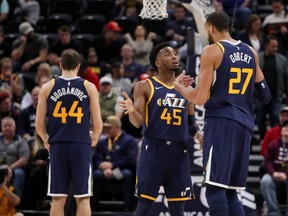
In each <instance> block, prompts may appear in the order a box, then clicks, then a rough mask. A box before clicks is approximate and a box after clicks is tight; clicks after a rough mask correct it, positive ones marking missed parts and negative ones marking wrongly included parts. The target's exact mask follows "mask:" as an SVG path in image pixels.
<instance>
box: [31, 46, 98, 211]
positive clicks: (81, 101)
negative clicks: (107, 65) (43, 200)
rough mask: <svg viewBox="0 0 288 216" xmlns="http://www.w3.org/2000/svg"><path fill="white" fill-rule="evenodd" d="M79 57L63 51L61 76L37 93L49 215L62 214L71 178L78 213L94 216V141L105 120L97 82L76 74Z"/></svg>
mask: <svg viewBox="0 0 288 216" xmlns="http://www.w3.org/2000/svg"><path fill="white" fill-rule="evenodd" d="M80 61H81V57H80V55H79V54H78V53H77V52H76V51H74V50H71V49H68V50H66V51H64V52H63V53H62V55H61V63H60V68H61V69H62V75H61V76H60V77H59V78H57V79H53V80H51V81H49V82H48V83H46V84H44V85H43V86H42V88H41V90H40V94H39V102H38V106H37V111H36V129H37V132H38V133H39V135H40V136H41V138H42V140H43V141H44V145H45V147H46V148H47V149H48V150H49V151H50V165H49V185H48V195H50V196H52V206H51V210H50V215H51V216H54V215H55V216H56V215H57V216H61V215H63V216H64V204H65V201H66V197H67V196H68V190H69V185H70V181H72V185H73V192H74V197H75V198H76V201H77V215H81V216H82V215H84V216H85V215H87V216H88V215H91V209H90V196H91V191H92V188H91V182H92V179H91V174H92V173H91V172H92V167H91V160H92V155H91V145H92V146H95V145H96V143H97V140H98V137H99V135H100V133H101V131H102V120H101V114H100V107H99V101H98V93H97V90H96V88H95V86H94V84H92V83H90V82H88V81H85V80H83V79H82V78H80V77H77V73H78V70H79V67H80ZM90 114H91V116H90ZM46 115H47V117H48V127H47V131H46V125H45V119H46ZM90 118H91V120H92V126H91V131H90ZM47 133H48V134H47Z"/></svg>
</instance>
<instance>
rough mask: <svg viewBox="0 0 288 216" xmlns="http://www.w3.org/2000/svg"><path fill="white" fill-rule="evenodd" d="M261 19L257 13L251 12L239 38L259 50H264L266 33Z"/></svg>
mask: <svg viewBox="0 0 288 216" xmlns="http://www.w3.org/2000/svg"><path fill="white" fill-rule="evenodd" d="M261 29H262V26H261V19H260V17H259V16H258V15H256V14H251V15H250V17H249V19H248V22H247V25H246V27H245V29H244V30H242V31H241V32H240V33H239V34H238V37H237V39H238V40H241V41H242V42H245V43H247V44H248V45H249V46H252V47H253V48H254V49H255V50H256V51H257V52H259V51H262V50H264V42H265V40H266V35H265V34H264V33H263V32H262V30H261Z"/></svg>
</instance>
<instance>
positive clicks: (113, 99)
mask: <svg viewBox="0 0 288 216" xmlns="http://www.w3.org/2000/svg"><path fill="white" fill-rule="evenodd" d="M121 100H123V97H122V96H119V95H117V94H115V93H114V92H113V80H112V77H111V76H108V75H107V76H104V77H102V78H101V79H100V91H99V104H100V107H101V116H102V119H106V117H107V116H110V115H116V116H118V117H119V118H121V116H122V115H123V111H122V110H121V109H120V107H119V101H121Z"/></svg>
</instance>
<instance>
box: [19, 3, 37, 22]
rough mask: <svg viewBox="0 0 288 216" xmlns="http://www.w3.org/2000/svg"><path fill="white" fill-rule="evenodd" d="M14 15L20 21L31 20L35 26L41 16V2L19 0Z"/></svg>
mask: <svg viewBox="0 0 288 216" xmlns="http://www.w3.org/2000/svg"><path fill="white" fill-rule="evenodd" d="M14 16H15V18H16V19H17V20H18V21H20V22H29V23H31V24H32V25H33V26H36V25H37V22H38V20H39V18H40V4H39V2H38V1H36V0H18V6H17V7H16V8H15V10H14Z"/></svg>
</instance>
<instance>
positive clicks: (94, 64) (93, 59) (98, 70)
mask: <svg viewBox="0 0 288 216" xmlns="http://www.w3.org/2000/svg"><path fill="white" fill-rule="evenodd" d="M87 60H88V67H89V68H90V69H91V71H92V73H94V74H95V75H97V76H98V77H99V78H101V77H103V76H104V75H105V74H106V73H108V71H109V69H108V67H107V63H106V62H103V61H100V60H99V59H98V54H97V52H96V50H95V48H93V47H90V48H89V49H88V54H87Z"/></svg>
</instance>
